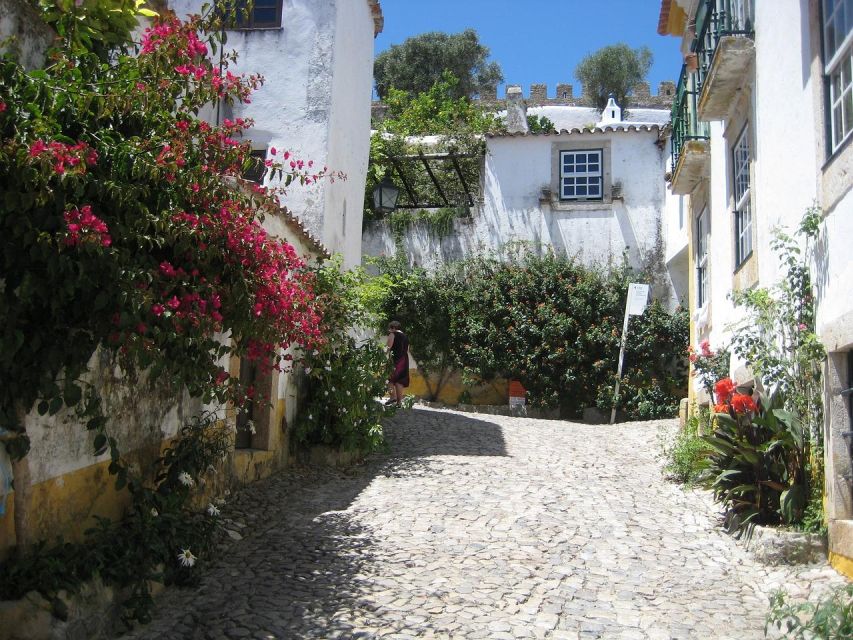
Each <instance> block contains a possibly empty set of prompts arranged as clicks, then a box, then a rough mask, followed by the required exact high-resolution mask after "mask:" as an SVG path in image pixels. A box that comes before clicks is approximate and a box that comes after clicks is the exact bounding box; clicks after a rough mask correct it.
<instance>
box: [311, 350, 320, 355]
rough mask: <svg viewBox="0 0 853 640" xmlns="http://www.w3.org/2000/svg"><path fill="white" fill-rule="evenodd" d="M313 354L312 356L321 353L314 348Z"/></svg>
mask: <svg viewBox="0 0 853 640" xmlns="http://www.w3.org/2000/svg"><path fill="white" fill-rule="evenodd" d="M311 355H312V356H319V355H320V352H319V351H317V350H316V349H314V351H312V352H311Z"/></svg>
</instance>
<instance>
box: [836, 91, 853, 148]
mask: <svg viewBox="0 0 853 640" xmlns="http://www.w3.org/2000/svg"><path fill="white" fill-rule="evenodd" d="M841 103H842V104H843V107H842V116H843V124H842V133H841V138H840V139H839V142H841V140H842V139H843V138H844V136H846V135H847V134H848V133H850V129H851V127H853V89H847V93H845V94H844V99H843V100H842V101H841Z"/></svg>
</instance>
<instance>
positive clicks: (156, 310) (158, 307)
mask: <svg viewBox="0 0 853 640" xmlns="http://www.w3.org/2000/svg"><path fill="white" fill-rule="evenodd" d="M165 310H166V307H164V306H163V305H162V304H152V305H151V313H153V314H154V315H155V316H157V317H158V318H159V317H160V316H162V315H163V312H164V311H165Z"/></svg>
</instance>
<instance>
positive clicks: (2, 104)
mask: <svg viewBox="0 0 853 640" xmlns="http://www.w3.org/2000/svg"><path fill="white" fill-rule="evenodd" d="M5 110H6V103H5V102H0V113H3V112H4V111H5Z"/></svg>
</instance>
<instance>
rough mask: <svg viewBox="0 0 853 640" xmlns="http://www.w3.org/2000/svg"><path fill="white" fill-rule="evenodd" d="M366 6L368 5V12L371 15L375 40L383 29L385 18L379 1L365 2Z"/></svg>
mask: <svg viewBox="0 0 853 640" xmlns="http://www.w3.org/2000/svg"><path fill="white" fill-rule="evenodd" d="M367 4H368V5H370V12H371V13H372V14H373V37H374V38H375V37H376V36H378V35H379V34H380V33H382V29H384V28H385V16H383V15H382V6H381V5H380V4H379V0H367Z"/></svg>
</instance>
